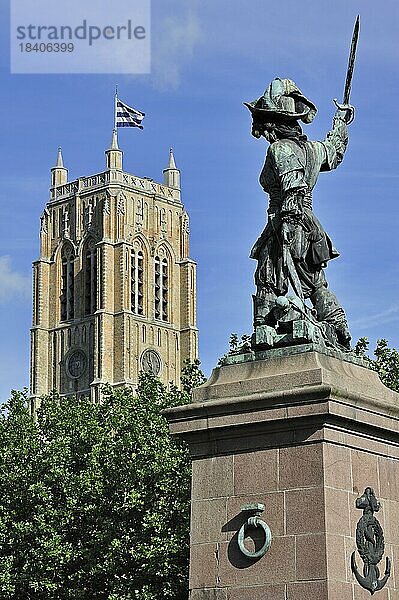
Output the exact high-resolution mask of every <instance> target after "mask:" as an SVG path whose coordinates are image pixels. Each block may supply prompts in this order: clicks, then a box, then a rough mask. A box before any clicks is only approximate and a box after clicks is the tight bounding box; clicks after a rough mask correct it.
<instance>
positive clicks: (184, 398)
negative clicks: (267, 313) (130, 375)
mask: <svg viewBox="0 0 399 600" xmlns="http://www.w3.org/2000/svg"><path fill="white" fill-rule="evenodd" d="M202 380H203V379H202V376H201V374H200V372H199V370H198V364H195V365H191V366H188V367H187V368H186V369H185V372H184V377H183V390H182V391H179V390H177V389H176V388H172V389H170V390H167V389H166V388H165V386H164V385H162V384H161V383H160V382H159V381H158V380H157V379H156V378H154V377H152V376H151V375H148V374H146V375H143V376H142V377H141V378H140V382H139V386H138V390H137V392H136V394H134V393H133V392H132V391H131V390H130V389H127V388H125V389H119V390H111V389H108V390H107V391H106V393H105V398H104V402H103V403H101V404H97V405H96V404H93V403H92V402H90V401H89V400H88V399H86V398H77V397H57V396H56V395H53V396H50V397H48V398H45V399H44V400H43V403H42V407H41V409H40V411H39V413H38V419H37V423H35V422H34V421H33V420H32V418H31V416H30V414H29V410H28V398H27V393H26V391H25V392H22V393H18V392H13V393H12V397H11V399H10V400H9V402H8V403H7V404H6V405H5V406H4V407H3V408H2V410H1V414H0V436H1V440H2V445H1V449H0V597H1V598H2V600H56V599H57V600H67V599H68V600H69V599H71V600H72V599H73V600H158V599H159V600H160V599H161V598H162V599H165V598H173V599H174V600H180V599H181V600H183V599H184V600H185V599H186V598H187V594H188V545H189V535H188V531H189V502H190V461H189V456H188V451H187V448H186V447H185V445H184V444H182V443H180V442H179V441H178V440H176V439H174V438H172V437H171V436H170V435H169V431H168V425H167V423H166V420H165V418H164V417H163V416H162V410H163V409H165V408H168V407H172V406H176V405H179V404H184V403H187V402H189V401H190V392H191V387H192V385H193V384H198V383H200V382H202Z"/></svg>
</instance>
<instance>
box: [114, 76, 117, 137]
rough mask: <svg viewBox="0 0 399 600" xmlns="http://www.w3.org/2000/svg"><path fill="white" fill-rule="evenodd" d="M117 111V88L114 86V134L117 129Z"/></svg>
mask: <svg viewBox="0 0 399 600" xmlns="http://www.w3.org/2000/svg"><path fill="white" fill-rule="evenodd" d="M117 110H118V86H117V85H116V86H115V105H114V132H115V133H116V131H117V127H116V113H117Z"/></svg>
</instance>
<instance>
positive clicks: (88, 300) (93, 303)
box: [83, 240, 97, 315]
mask: <svg viewBox="0 0 399 600" xmlns="http://www.w3.org/2000/svg"><path fill="white" fill-rule="evenodd" d="M83 259H84V282H85V315H92V314H93V313H95V312H96V310H97V248H96V244H95V241H94V240H89V241H88V243H87V244H86V246H85V251H84V257H83Z"/></svg>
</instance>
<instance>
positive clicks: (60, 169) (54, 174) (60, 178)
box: [51, 146, 68, 186]
mask: <svg viewBox="0 0 399 600" xmlns="http://www.w3.org/2000/svg"><path fill="white" fill-rule="evenodd" d="M67 181H68V169H66V168H65V167H64V159H63V157H62V149H61V146H60V147H59V148H58V154H57V161H56V163H55V167H53V168H52V169H51V185H52V186H56V185H64V183H66V182H67Z"/></svg>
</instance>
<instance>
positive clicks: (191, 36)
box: [152, 1, 202, 89]
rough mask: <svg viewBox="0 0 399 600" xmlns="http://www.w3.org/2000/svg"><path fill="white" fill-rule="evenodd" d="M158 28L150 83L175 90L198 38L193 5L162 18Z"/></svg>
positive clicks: (195, 4)
mask: <svg viewBox="0 0 399 600" xmlns="http://www.w3.org/2000/svg"><path fill="white" fill-rule="evenodd" d="M158 27H159V30H158V31H157V35H154V36H153V49H154V50H153V61H152V68H153V74H154V83H155V85H156V86H157V87H159V88H161V89H167V88H177V87H178V85H179V83H180V77H181V72H182V69H183V68H184V67H185V66H186V65H187V63H188V62H189V61H190V60H191V58H192V56H193V54H194V50H195V47H196V45H197V44H198V42H199V41H200V39H201V37H202V32H201V25H200V20H199V17H198V9H197V2H194V1H191V2H185V3H184V4H182V5H181V8H180V10H179V11H177V10H176V11H175V14H173V15H168V16H167V17H164V18H163V19H162V20H161V22H160V24H159V26H158ZM157 29H158V28H157Z"/></svg>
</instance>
